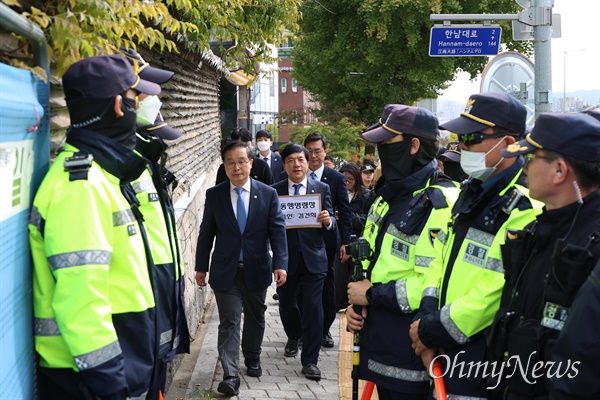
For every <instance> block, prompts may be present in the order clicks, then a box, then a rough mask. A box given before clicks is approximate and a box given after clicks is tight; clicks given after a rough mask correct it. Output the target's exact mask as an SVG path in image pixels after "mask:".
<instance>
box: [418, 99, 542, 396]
mask: <svg viewBox="0 0 600 400" xmlns="http://www.w3.org/2000/svg"><path fill="white" fill-rule="evenodd" d="M526 116H527V111H526V109H525V107H524V106H523V105H522V104H521V103H520V102H519V101H517V100H516V99H515V98H514V97H512V96H510V95H507V94H505V93H481V94H474V95H472V96H471V97H470V98H469V101H468V103H467V107H466V109H465V111H464V112H463V113H461V116H460V117H458V118H456V119H454V120H451V121H449V122H447V123H445V124H444V125H441V126H440V128H442V129H447V130H449V131H452V132H455V133H456V134H457V135H458V138H459V142H460V146H461V150H462V152H461V153H462V154H461V160H460V163H461V166H462V168H463V170H464V171H465V173H467V174H468V175H470V177H471V178H470V179H469V180H468V181H467V183H466V184H465V185H464V186H463V188H462V189H461V193H460V196H459V198H458V200H457V201H456V203H455V204H454V208H453V210H452V219H451V220H450V222H449V224H448V229H446V230H443V231H442V232H440V233H439V234H438V235H437V238H436V242H437V243H438V244H439V245H443V254H442V257H439V258H437V259H436V260H435V261H434V262H432V263H431V266H430V273H429V275H428V276H427V278H428V280H427V283H426V289H425V290H424V292H423V299H422V301H421V308H420V310H419V313H420V315H419V317H418V318H417V319H416V321H415V322H414V323H413V324H412V325H411V337H412V339H413V347H414V348H415V351H416V353H417V354H419V355H421V356H422V358H423V361H424V363H425V365H429V363H430V361H431V359H432V358H433V356H434V352H435V350H436V349H442V350H443V351H445V353H446V357H448V359H450V360H452V362H456V363H460V362H464V363H465V364H467V363H469V362H471V361H472V362H480V361H482V360H484V359H485V356H486V342H485V337H484V332H485V330H486V328H487V327H489V326H490V325H491V323H492V320H493V318H494V315H495V313H496V311H497V310H498V306H499V302H500V293H501V291H502V286H503V285H504V274H503V272H504V270H503V268H502V261H501V256H500V245H501V244H502V243H504V240H505V237H506V235H507V232H511V231H514V230H517V229H522V228H523V227H524V226H525V225H526V224H527V223H529V222H531V221H532V220H533V219H534V218H535V215H536V214H538V213H539V212H540V210H541V204H539V203H535V204H534V203H533V202H532V201H531V200H530V199H529V197H528V190H527V189H526V188H525V187H524V184H525V176H524V174H523V166H524V164H525V160H524V159H523V157H515V158H505V157H504V156H502V155H501V153H500V151H501V150H502V149H503V148H505V147H508V146H509V145H511V144H514V143H515V141H516V137H519V136H521V135H522V134H523V132H524V130H525V119H526ZM452 366H453V365H449V366H448V367H452ZM459 366H460V365H458V366H457V367H456V368H458V367H459ZM481 375H482V374H481V373H480V374H475V373H471V374H466V376H465V374H459V373H454V374H447V375H446V376H445V377H444V379H445V384H446V391H447V393H448V395H449V397H450V395H454V396H469V398H474V399H480V398H481V399H483V398H486V397H487V393H486V387H487V384H486V382H485V379H484V378H483V377H482V376H481Z"/></svg>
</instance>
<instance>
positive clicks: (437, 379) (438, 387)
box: [433, 360, 447, 400]
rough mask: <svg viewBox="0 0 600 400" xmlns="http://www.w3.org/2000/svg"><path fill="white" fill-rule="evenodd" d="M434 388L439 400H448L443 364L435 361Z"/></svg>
mask: <svg viewBox="0 0 600 400" xmlns="http://www.w3.org/2000/svg"><path fill="white" fill-rule="evenodd" d="M433 386H434V387H435V394H436V398H437V400H446V399H447V397H446V385H445V384H444V370H443V369H442V362H441V361H440V360H435V361H434V362H433Z"/></svg>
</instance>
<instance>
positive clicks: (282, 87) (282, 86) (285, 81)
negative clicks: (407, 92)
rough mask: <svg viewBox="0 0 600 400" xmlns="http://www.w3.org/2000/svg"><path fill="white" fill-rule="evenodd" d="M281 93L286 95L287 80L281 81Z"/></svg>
mask: <svg viewBox="0 0 600 400" xmlns="http://www.w3.org/2000/svg"><path fill="white" fill-rule="evenodd" d="M281 93H287V79H285V78H282V79H281Z"/></svg>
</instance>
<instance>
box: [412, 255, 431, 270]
mask: <svg viewBox="0 0 600 400" xmlns="http://www.w3.org/2000/svg"><path fill="white" fill-rule="evenodd" d="M434 259H435V258H434V257H425V256H416V257H415V266H417V267H425V268H429V265H431V263H432V262H433V260H434Z"/></svg>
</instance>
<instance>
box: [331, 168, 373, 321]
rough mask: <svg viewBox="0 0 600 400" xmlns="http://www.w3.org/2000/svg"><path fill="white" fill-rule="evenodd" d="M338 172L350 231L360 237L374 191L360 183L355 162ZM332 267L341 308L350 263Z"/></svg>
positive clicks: (339, 308)
mask: <svg viewBox="0 0 600 400" xmlns="http://www.w3.org/2000/svg"><path fill="white" fill-rule="evenodd" d="M340 172H341V173H342V174H344V176H345V177H346V186H347V187H348V201H349V202H350V210H351V212H352V233H353V234H354V235H356V237H361V236H362V233H363V229H364V227H365V221H366V220H367V215H368V213H369V209H370V208H371V204H373V201H374V200H375V192H372V191H371V190H369V189H367V188H365V187H364V186H363V185H362V179H361V176H360V170H359V169H358V165H356V164H355V163H353V162H350V163H346V164H344V165H343V166H342V167H341V168H340ZM336 263H339V261H336ZM334 268H335V270H336V274H335V302H336V307H337V309H338V310H341V309H344V308H346V307H347V306H348V295H347V290H348V282H350V277H351V276H352V271H351V269H352V264H351V262H350V260H348V261H346V262H345V263H343V264H341V265H339V266H338V265H335V266H334ZM338 271H339V272H338Z"/></svg>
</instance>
